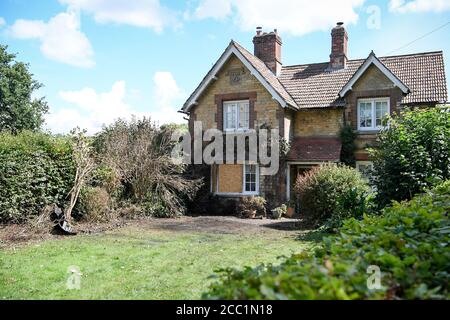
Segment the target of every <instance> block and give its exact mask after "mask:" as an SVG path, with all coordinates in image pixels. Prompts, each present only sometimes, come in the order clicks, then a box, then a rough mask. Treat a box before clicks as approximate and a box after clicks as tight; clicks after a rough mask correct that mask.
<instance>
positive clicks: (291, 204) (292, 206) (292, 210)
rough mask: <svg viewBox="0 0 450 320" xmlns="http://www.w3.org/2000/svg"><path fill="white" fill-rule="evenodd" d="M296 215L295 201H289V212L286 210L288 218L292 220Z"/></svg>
mask: <svg viewBox="0 0 450 320" xmlns="http://www.w3.org/2000/svg"><path fill="white" fill-rule="evenodd" d="M294 214H295V201H293V200H291V201H289V204H288V207H287V210H286V217H287V218H292V217H293V216H294Z"/></svg>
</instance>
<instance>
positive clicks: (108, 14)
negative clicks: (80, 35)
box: [59, 0, 179, 32]
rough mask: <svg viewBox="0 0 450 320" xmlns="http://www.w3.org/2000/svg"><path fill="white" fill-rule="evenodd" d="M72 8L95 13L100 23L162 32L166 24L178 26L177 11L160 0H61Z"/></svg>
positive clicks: (95, 17) (60, 0)
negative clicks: (163, 4)
mask: <svg viewBox="0 0 450 320" xmlns="http://www.w3.org/2000/svg"><path fill="white" fill-rule="evenodd" d="M59 2H60V3H62V4H66V5H69V6H70V7H71V8H77V9H80V10H83V11H85V12H87V13H89V14H93V15H94V19H95V21H97V22H98V23H118V24H127V25H132V26H136V27H145V28H151V29H153V30H155V31H156V32H161V31H162V30H163V29H164V28H165V27H166V26H172V27H178V26H179V23H178V22H177V20H176V13H175V12H174V11H172V10H170V9H169V8H167V7H164V6H162V5H161V4H160V2H159V0H114V1H111V0H59Z"/></svg>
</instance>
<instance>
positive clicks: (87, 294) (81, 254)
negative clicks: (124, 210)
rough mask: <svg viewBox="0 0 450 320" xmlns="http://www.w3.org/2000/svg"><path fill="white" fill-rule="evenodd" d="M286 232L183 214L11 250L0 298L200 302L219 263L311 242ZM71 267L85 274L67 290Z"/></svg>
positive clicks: (272, 254)
mask: <svg viewBox="0 0 450 320" xmlns="http://www.w3.org/2000/svg"><path fill="white" fill-rule="evenodd" d="M205 219H206V220H205ZM287 223H291V222H287ZM280 227H281V228H280ZM280 229H281V230H280ZM283 229H286V228H284V227H283V223H281V222H277V223H275V224H274V223H273V222H271V223H269V224H265V222H257V223H255V222H247V221H244V220H239V219H234V218H225V219H219V218H210V220H207V218H182V219H176V220H165V221H164V220H162V221H158V222H155V221H149V222H145V223H141V224H137V223H136V224H133V225H131V226H127V227H123V228H120V229H116V230H113V231H108V232H104V233H100V234H94V235H87V234H85V235H78V236H74V237H69V238H64V239H52V240H46V241H43V242H39V243H30V244H26V245H25V246H20V247H19V248H15V249H14V248H11V247H9V248H6V249H1V250H0V299H198V298H201V294H202V292H204V291H205V290H206V289H207V287H208V283H209V281H211V280H210V279H208V277H209V276H210V275H211V274H212V273H213V271H214V270H215V269H217V268H224V267H233V266H234V267H242V266H244V265H249V266H255V265H257V264H259V263H261V262H274V263H276V262H277V260H278V257H279V256H283V255H289V254H291V253H294V252H300V251H302V250H309V249H310V248H311V247H312V246H313V245H314V243H313V242H307V241H301V240H298V239H299V237H298V236H299V231H297V230H292V228H291V230H289V228H287V229H288V230H283ZM70 266H76V267H78V268H79V270H80V271H81V273H82V275H81V281H80V289H79V290H76V289H75V290H69V289H67V287H66V282H67V279H68V277H69V275H70V274H69V273H68V268H69V267H70Z"/></svg>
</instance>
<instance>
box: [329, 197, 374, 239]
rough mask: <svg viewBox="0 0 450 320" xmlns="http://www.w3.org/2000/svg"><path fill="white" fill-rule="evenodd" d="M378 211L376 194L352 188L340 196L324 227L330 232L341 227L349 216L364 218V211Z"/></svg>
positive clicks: (370, 212) (367, 212)
mask: <svg viewBox="0 0 450 320" xmlns="http://www.w3.org/2000/svg"><path fill="white" fill-rule="evenodd" d="M376 212H377V211H376V205H375V200H374V195H373V194H370V193H369V194H368V193H367V192H366V191H362V190H358V189H356V188H352V189H349V190H347V191H345V192H344V193H343V194H342V195H340V196H339V197H338V199H337V203H336V207H335V210H334V211H333V214H332V215H331V217H330V218H329V219H328V220H327V221H326V222H325V224H324V227H325V230H327V231H328V232H333V231H336V229H337V228H339V227H341V226H342V223H343V222H344V220H345V219H347V218H356V219H362V217H363V215H364V213H366V214H375V213H376Z"/></svg>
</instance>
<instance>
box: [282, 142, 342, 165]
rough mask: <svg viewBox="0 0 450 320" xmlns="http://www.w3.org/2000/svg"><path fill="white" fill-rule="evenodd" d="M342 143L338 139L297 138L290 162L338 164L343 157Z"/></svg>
mask: <svg viewBox="0 0 450 320" xmlns="http://www.w3.org/2000/svg"><path fill="white" fill-rule="evenodd" d="M341 147H342V144H341V141H340V140H339V139H338V138H332V137H330V138H326V137H320V138H319V137H312V138H307V137H296V138H294V140H293V141H292V143H291V148H290V150H289V153H288V155H287V159H288V160H296V161H304V162H313V161H331V162H337V161H339V159H340V156H341Z"/></svg>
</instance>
